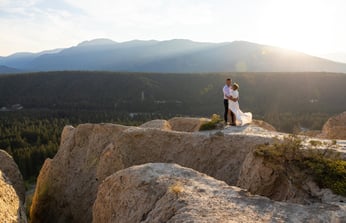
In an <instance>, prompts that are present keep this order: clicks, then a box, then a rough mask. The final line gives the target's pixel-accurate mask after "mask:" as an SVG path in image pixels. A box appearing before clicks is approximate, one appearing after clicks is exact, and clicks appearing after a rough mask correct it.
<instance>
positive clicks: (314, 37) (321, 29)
mask: <svg viewBox="0 0 346 223" xmlns="http://www.w3.org/2000/svg"><path fill="white" fill-rule="evenodd" d="M344 11H346V2H345V1H342V0H330V1H326V0H315V1H312V0H305V1H298V0H293V1H284V0H263V1H251V0H245V1H241V2H238V1H234V0H229V1H226V0H214V1H212V0H200V1H197V0H188V1H182V0H175V1H173V0H155V1H150V2H144V1H140V0H128V1H124V0H115V1H112V0H99V1H97V2H95V1H92V0H84V1H82V0H56V1H48V0H0V29H1V30H3V33H2V35H1V36H0V56H8V55H11V54H13V53H16V52H40V51H43V50H49V49H56V48H67V47H71V46H74V45H77V44H78V43H80V42H82V41H85V40H91V39H97V38H107V39H112V40H114V41H117V42H124V41H130V40H133V39H140V40H151V39H155V40H170V39H189V40H192V41H197V42H232V41H235V40H242V41H249V42H254V43H259V44H265V45H271V46H277V47H281V48H285V49H290V50H295V51H299V52H304V53H307V54H310V55H313V56H319V57H324V58H328V59H331V58H333V59H334V60H338V58H340V60H342V61H341V62H346V60H344V58H345V55H346V41H345V39H346V30H345V29H344V28H343V27H344V21H346V14H345V13H344ZM329 55H331V56H329Z"/></svg>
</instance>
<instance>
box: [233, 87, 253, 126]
mask: <svg viewBox="0 0 346 223" xmlns="http://www.w3.org/2000/svg"><path fill="white" fill-rule="evenodd" d="M232 89H233V91H231V95H230V96H231V98H232V99H233V100H228V108H229V110H231V111H232V112H233V113H234V115H235V117H236V123H240V125H241V126H243V125H245V124H248V123H251V122H252V114H251V112H246V113H244V112H242V111H241V110H240V108H239V103H238V99H239V91H238V89H239V85H238V84H237V83H234V84H233V85H232Z"/></svg>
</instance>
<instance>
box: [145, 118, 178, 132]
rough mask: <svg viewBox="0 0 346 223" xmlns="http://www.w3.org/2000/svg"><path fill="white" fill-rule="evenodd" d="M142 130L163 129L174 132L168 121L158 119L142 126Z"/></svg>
mask: <svg viewBox="0 0 346 223" xmlns="http://www.w3.org/2000/svg"><path fill="white" fill-rule="evenodd" d="M140 127H141V128H153V129H162V130H172V126H171V124H169V122H168V121H166V120H163V119H156V120H152V121H149V122H146V123H144V124H143V125H141V126H140Z"/></svg>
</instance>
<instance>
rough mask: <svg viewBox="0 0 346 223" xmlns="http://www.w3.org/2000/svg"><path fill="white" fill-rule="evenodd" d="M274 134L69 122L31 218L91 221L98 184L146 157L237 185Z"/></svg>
mask: <svg viewBox="0 0 346 223" xmlns="http://www.w3.org/2000/svg"><path fill="white" fill-rule="evenodd" d="M270 141H271V138H268V137H265V136H253V135H242V134H236V135H227V134H223V133H222V132H217V133H210V134H207V133H199V132H196V133H190V132H177V131H165V130H161V129H154V128H138V127H126V126H121V125H114V124H83V125H79V126H78V127H77V128H73V127H71V126H67V127H65V128H64V130H63V133H62V139H61V145H60V148H59V150H58V152H57V154H56V155H55V157H54V158H53V159H48V160H46V162H45V163H44V165H43V168H42V170H41V171H40V174H39V177H38V180H37V185H36V191H35V194H34V197H33V204H32V208H31V219H32V220H33V222H36V223H39V222H48V221H49V222H76V223H78V222H91V219H92V211H91V210H92V205H93V203H94V201H95V198H96V194H97V189H98V186H99V184H100V183H101V182H102V181H103V180H104V179H105V178H106V177H108V176H110V175H111V174H113V173H115V172H116V171H118V170H121V169H124V168H127V167H130V166H133V165H139V164H144V163H148V162H166V163H178V164H180V165H183V166H186V167H190V168H193V169H195V170H197V171H200V172H203V173H206V174H208V175H210V176H213V177H215V178H216V179H219V180H223V181H225V182H226V183H228V184H233V185H235V184H236V182H237V180H238V175H239V172H240V168H241V165H242V162H243V160H244V159H245V157H246V155H247V154H248V153H249V151H250V150H251V149H252V148H253V147H255V146H256V145H258V144H263V143H266V142H270Z"/></svg>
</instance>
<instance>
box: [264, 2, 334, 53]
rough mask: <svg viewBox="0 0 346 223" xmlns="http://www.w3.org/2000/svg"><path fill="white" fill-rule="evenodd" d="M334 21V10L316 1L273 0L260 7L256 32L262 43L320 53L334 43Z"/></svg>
mask: <svg viewBox="0 0 346 223" xmlns="http://www.w3.org/2000/svg"><path fill="white" fill-rule="evenodd" d="M333 20H334V15H333V10H332V9H330V8H329V9H328V8H327V7H326V6H325V5H323V4H321V3H318V2H317V1H314V2H311V1H286V2H284V3H283V1H272V2H271V3H270V4H268V5H266V6H264V9H263V10H262V15H261V18H259V20H258V28H259V30H258V32H259V35H260V36H261V39H263V40H264V41H265V42H268V43H271V44H274V45H277V46H282V47H284V48H288V49H292V50H298V51H302V52H307V53H320V52H323V51H326V50H328V49H329V48H330V47H331V44H333V41H332V37H333V32H334V30H333V26H332V24H333ZM322 27H323V28H322ZM322 43H324V44H322ZM316 46H318V47H316Z"/></svg>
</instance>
